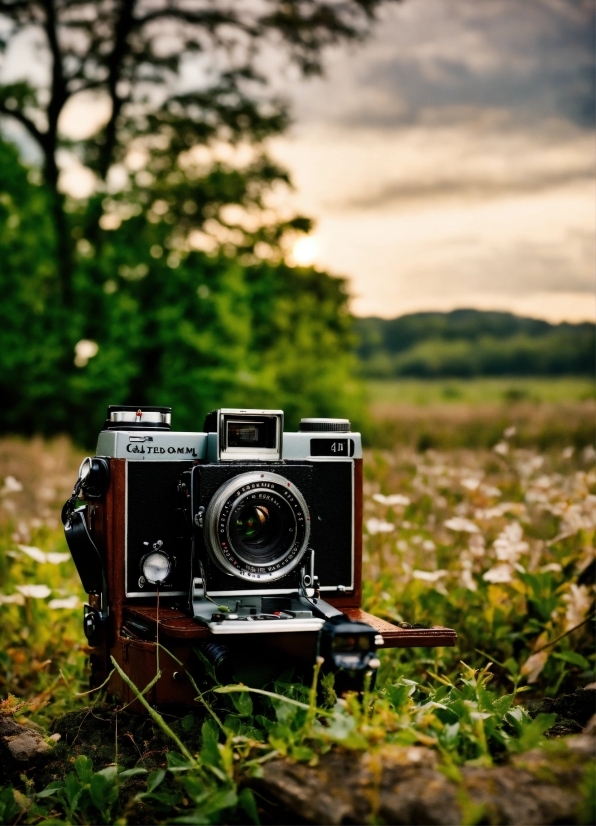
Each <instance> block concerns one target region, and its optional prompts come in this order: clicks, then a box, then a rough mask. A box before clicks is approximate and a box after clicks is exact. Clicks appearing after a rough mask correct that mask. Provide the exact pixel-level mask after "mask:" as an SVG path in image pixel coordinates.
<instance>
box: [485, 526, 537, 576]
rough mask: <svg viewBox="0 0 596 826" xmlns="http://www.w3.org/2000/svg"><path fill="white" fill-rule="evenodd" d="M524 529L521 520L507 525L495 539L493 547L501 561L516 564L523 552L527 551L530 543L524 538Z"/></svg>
mask: <svg viewBox="0 0 596 826" xmlns="http://www.w3.org/2000/svg"><path fill="white" fill-rule="evenodd" d="M522 536H523V530H522V526H521V525H520V524H519V522H511V524H509V525H506V526H505V528H504V529H503V530H502V531H501V533H500V534H499V535H498V537H497V538H496V539H495V541H494V544H493V547H494V549H495V553H496V556H497V559H498V560H499V561H500V562H509V563H510V564H511V565H514V564H515V563H516V562H517V561H518V559H519V557H520V556H521V554H524V553H527V551H528V549H529V547H530V546H529V545H528V543H527V542H524V541H523V540H522Z"/></svg>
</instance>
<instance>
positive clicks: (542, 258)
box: [272, 0, 596, 321]
mask: <svg viewBox="0 0 596 826" xmlns="http://www.w3.org/2000/svg"><path fill="white" fill-rule="evenodd" d="M593 8H594V7H593V3H592V2H591V0H523V2H519V0H482V1H481V2H480V0H448V1H447V0H405V2H403V4H401V5H397V6H389V7H388V8H387V9H386V10H385V11H384V13H383V15H382V19H381V22H380V24H378V25H377V27H376V29H375V31H374V34H373V37H372V38H371V39H370V40H369V41H368V42H367V43H366V44H365V45H364V46H358V47H354V48H351V49H349V50H346V49H345V48H344V49H342V50H340V51H338V52H337V53H334V54H331V55H330V56H329V60H328V72H327V77H326V78H325V79H322V80H318V79H317V80H314V81H313V80H309V81H304V82H296V81H293V82H291V83H290V82H289V81H283V80H280V89H281V90H282V91H283V92H284V93H285V94H286V95H288V96H289V97H290V98H291V100H292V101H293V111H294V126H293V128H292V130H291V132H290V134H289V135H288V136H286V137H283V138H280V139H277V140H276V141H275V142H274V143H273V145H272V151H273V153H274V155H275V156H276V157H277V158H278V159H279V160H281V161H283V162H284V163H285V164H286V165H287V166H288V167H289V168H290V170H291V171H292V174H293V179H294V182H295V185H296V192H295V194H294V196H293V198H294V204H295V205H296V206H297V207H298V208H300V209H301V210H302V211H304V212H306V213H307V214H309V215H312V216H313V217H314V218H315V219H316V221H317V229H316V232H315V234H314V236H313V239H312V240H309V241H306V242H303V243H302V244H301V245H299V247H298V248H297V249H296V258H297V260H298V261H302V262H304V263H307V262H309V261H310V260H314V261H315V262H316V263H317V264H320V265H322V266H324V267H327V268H329V269H330V270H331V271H332V272H334V273H337V274H341V275H344V276H347V277H348V278H349V279H350V284H351V290H352V293H353V295H354V300H353V309H354V311H355V312H356V313H357V314H359V315H370V314H375V315H381V316H395V315H399V314H401V313H404V312H410V311H416V310H432V309H437V310H448V309H452V308H455V307H462V306H472V307H479V308H486V309H489V308H490V309H492V308H495V309H506V310H511V311H514V312H518V313H523V314H528V315H533V316H539V317H544V318H548V319H551V320H554V321H558V320H562V319H568V320H580V319H587V318H591V319H593V318H594V317H595V316H596V306H595V305H596V299H595V263H594V262H595V249H594V246H595V177H594V175H595V170H594V138H593V123H594V121H593V117H594V115H593V105H594V91H593V79H594V42H593V33H594V20H593Z"/></svg>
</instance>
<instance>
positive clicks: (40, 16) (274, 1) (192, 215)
mask: <svg viewBox="0 0 596 826" xmlns="http://www.w3.org/2000/svg"><path fill="white" fill-rule="evenodd" d="M381 1H382V0H284V1H283V2H282V0H257V2H255V3H245V2H240V0H228V2H212V0H97V2H89V0H0V38H1V41H2V42H1V44H0V45H1V46H2V49H3V52H4V58H3V59H4V61H9V62H10V60H11V55H13V56H14V54H15V50H17V49H19V48H21V47H22V46H23V44H25V45H26V48H28V49H30V50H31V55H32V56H33V55H35V62H36V64H37V66H38V67H39V66H43V65H45V66H46V67H47V71H46V72H45V74H44V73H43V72H40V71H35V72H29V71H27V66H25V68H24V69H23V72H22V77H20V78H19V79H17V80H12V81H11V82H5V83H3V84H2V83H1V81H0V121H3V122H4V123H8V122H10V121H13V122H16V123H18V124H19V128H20V129H21V130H22V131H23V132H24V133H25V134H26V136H27V137H28V140H29V142H31V141H33V143H34V144H35V145H36V146H37V149H38V152H39V157H40V158H41V164H40V170H39V173H38V174H36V171H35V169H32V168H30V169H28V168H26V167H25V166H24V165H23V164H22V163H21V162H20V161H19V159H18V157H17V155H16V153H15V151H14V150H13V149H12V148H11V147H10V146H9V145H7V144H1V145H0V155H1V156H2V158H1V159H0V160H1V163H0V190H1V191H2V200H1V201H0V221H1V222H2V223H1V226H2V229H1V230H0V233H1V234H0V252H1V254H2V259H3V266H2V269H1V272H0V279H1V280H2V290H3V298H4V299H5V300H4V302H3V304H4V310H3V313H4V318H3V321H4V324H3V326H2V330H0V338H1V339H2V344H3V345H5V346H2V348H1V354H0V361H1V362H2V364H1V367H2V378H1V379H0V382H1V384H2V389H3V391H4V392H5V393H6V398H8V399H9V405H8V406H7V407H5V409H4V411H3V413H2V415H1V419H0V427H2V428H3V429H4V430H13V431H19V430H20V431H25V432H31V431H35V430H42V431H44V432H46V433H48V432H55V431H57V430H70V431H72V430H73V429H74V431H75V432H76V433H77V435H78V437H79V438H82V439H89V438H90V436H91V433H92V432H93V431H95V430H96V429H97V426H98V424H99V421H100V420H101V414H99V413H98V412H96V413H93V414H91V412H90V411H91V410H92V409H95V408H96V407H97V406H98V405H103V404H105V403H108V402H129V403H133V404H137V403H138V404H143V403H153V404H173V405H175V406H176V407H177V410H176V411H175V422H176V426H177V427H188V428H197V427H200V425H201V422H202V415H203V413H204V412H205V411H206V410H207V409H209V408H210V407H213V406H217V405H220V404H223V403H224V402H225V403H227V404H232V403H237V404H242V405H246V404H265V403H268V404H272V405H274V406H276V407H277V406H280V405H282V404H283V405H285V406H286V407H287V408H288V409H289V411H290V413H291V417H290V418H291V419H293V420H294V421H295V418H296V416H297V415H298V413H299V412H302V413H306V412H309V413H311V414H313V413H324V412H325V411H326V410H329V411H331V409H332V408H331V405H333V404H334V405H335V406H334V407H333V411H334V412H337V410H338V409H340V408H341V409H343V410H346V411H347V412H350V411H354V412H355V413H356V415H358V409H359V403H358V402H357V397H358V392H357V390H356V388H355V386H354V384H353V380H352V379H351V378H350V376H351V371H352V358H351V356H350V355H346V353H348V351H349V350H350V346H351V332H350V318H349V314H348V310H347V293H346V288H345V283H344V282H343V281H341V280H337V279H333V278H331V277H330V276H329V275H327V274H325V273H321V272H317V271H315V270H312V269H300V270H298V269H292V268H291V267H289V266H288V265H287V264H286V263H285V253H286V252H287V249H288V246H289V245H290V244H291V243H292V240H293V239H295V238H296V235H297V234H298V233H303V232H308V231H309V229H310V221H309V219H307V218H305V217H303V216H297V215H294V214H291V213H288V212H285V213H283V214H282V213H280V212H279V210H278V211H274V210H273V209H271V208H270V205H269V201H268V197H269V193H271V192H272V190H274V189H279V187H288V186H289V184H290V181H289V178H288V175H287V173H286V171H285V170H283V169H281V168H280V167H279V166H278V165H276V164H275V163H274V162H273V161H272V160H271V159H270V158H269V157H268V155H267V152H266V147H265V143H264V142H265V140H266V139H267V138H268V137H270V136H272V135H275V134H278V133H280V132H281V131H283V129H285V128H286V126H287V124H288V121H289V113H288V109H287V105H286V103H285V102H284V101H282V100H280V99H278V98H277V97H276V96H275V94H273V92H272V91H271V88H270V84H269V80H270V77H271V75H272V74H274V73H276V72H277V71H278V70H279V66H280V60H281V59H283V60H285V61H286V63H287V64H288V65H289V66H291V65H293V66H294V67H296V70H297V71H298V72H301V73H303V74H315V73H318V72H320V71H321V70H322V61H323V52H324V49H325V48H326V47H327V46H331V45H336V44H340V43H342V42H345V41H347V40H355V39H359V38H361V37H363V36H364V35H365V33H366V31H367V29H368V27H369V25H370V23H371V22H372V21H373V19H374V17H375V13H376V11H377V9H378V7H379V6H380V4H381ZM386 1H388V0H386ZM35 50H37V52H36V51H35ZM0 60H2V58H1V57H0ZM0 69H1V66H0ZM1 76H2V75H1V74H0V77H1ZM90 99H91V100H93V101H94V102H95V109H94V111H96V112H101V111H103V112H104V117H103V119H101V118H99V119H98V120H97V121H95V122H89V124H87V125H86V127H87V128H86V130H85V129H83V130H79V131H78V132H77V134H76V135H74V134H73V132H72V130H71V132H70V133H68V134H67V132H66V131H65V124H67V123H68V109H67V107H72V106H73V105H75V110H74V111H77V110H76V104H77V103H78V104H81V102H84V101H87V102H88V101H89V100H90ZM70 111H71V113H72V111H73V109H72V108H71V110H70ZM78 111H82V110H81V109H80V107H79V110H78ZM79 126H80V124H79ZM74 161H76V163H77V164H78V165H79V166H80V165H82V166H83V167H84V168H85V169H86V170H87V173H88V174H89V173H90V174H91V176H92V182H93V183H92V186H91V187H90V190H89V194H88V196H87V197H86V198H79V199H76V198H74V197H72V196H71V195H69V194H68V193H67V192H66V191H65V187H64V178H63V177H62V172H63V171H64V169H65V168H67V167H68V166H69V164H70V165H72V163H73V162H74ZM77 348H78V349H77ZM94 348H95V349H94Z"/></svg>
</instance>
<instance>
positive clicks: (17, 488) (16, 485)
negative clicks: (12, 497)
mask: <svg viewBox="0 0 596 826" xmlns="http://www.w3.org/2000/svg"><path fill="white" fill-rule="evenodd" d="M22 490H23V486H22V485H21V483H20V482H19V481H18V479H15V478H14V476H7V477H6V478H5V480H4V485H3V486H2V488H1V489H0V496H6V495H7V494H8V493H20V492H21V491H22Z"/></svg>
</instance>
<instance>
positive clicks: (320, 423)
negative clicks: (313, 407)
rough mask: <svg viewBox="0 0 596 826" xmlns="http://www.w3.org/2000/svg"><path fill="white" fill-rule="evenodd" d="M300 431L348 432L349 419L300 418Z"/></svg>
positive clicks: (349, 427) (349, 426)
mask: <svg viewBox="0 0 596 826" xmlns="http://www.w3.org/2000/svg"><path fill="white" fill-rule="evenodd" d="M299 427H300V432H301V433H349V432H350V429H351V425H350V420H349V419H300V426H299Z"/></svg>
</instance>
